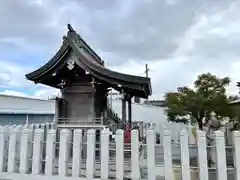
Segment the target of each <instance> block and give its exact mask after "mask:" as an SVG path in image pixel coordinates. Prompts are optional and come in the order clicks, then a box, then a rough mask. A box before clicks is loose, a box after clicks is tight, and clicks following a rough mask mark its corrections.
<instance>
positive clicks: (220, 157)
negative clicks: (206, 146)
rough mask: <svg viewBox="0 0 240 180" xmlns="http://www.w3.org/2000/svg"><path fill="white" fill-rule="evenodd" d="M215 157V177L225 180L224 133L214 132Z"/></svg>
mask: <svg viewBox="0 0 240 180" xmlns="http://www.w3.org/2000/svg"><path fill="white" fill-rule="evenodd" d="M215 138H216V139H215V140H216V155H217V177H218V179H221V180H227V167H226V151H225V137H224V132H222V131H216V132H215Z"/></svg>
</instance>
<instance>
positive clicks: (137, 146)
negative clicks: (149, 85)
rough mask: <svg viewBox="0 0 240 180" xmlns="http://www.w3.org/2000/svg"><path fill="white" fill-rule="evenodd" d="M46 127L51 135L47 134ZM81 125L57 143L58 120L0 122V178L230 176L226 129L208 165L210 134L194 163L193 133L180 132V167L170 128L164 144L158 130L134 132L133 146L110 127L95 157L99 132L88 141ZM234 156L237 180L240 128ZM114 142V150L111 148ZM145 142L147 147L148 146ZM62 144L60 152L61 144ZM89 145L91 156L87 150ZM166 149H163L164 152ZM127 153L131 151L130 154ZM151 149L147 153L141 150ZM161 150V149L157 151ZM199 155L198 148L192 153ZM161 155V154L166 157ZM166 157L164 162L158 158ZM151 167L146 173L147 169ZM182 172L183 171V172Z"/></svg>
mask: <svg viewBox="0 0 240 180" xmlns="http://www.w3.org/2000/svg"><path fill="white" fill-rule="evenodd" d="M45 132H47V136H45V135H44V134H45ZM83 136H85V135H84V133H83V130H82V129H74V130H73V131H72V130H69V129H61V130H60V140H59V142H58V140H57V139H58V138H57V131H56V129H54V126H53V125H45V126H44V129H43V127H42V126H38V125H24V126H4V127H0V179H12V180H20V179H24V180H25V179H26V180H37V179H39V180H40V179H41V180H51V179H52V180H53V179H56V180H57V179H58V180H59V179H62V180H68V179H69V180H70V179H74V180H76V179H93V180H95V179H106V180H107V179H110V178H114V179H117V180H121V179H124V178H132V179H136V180H139V179H145V178H144V177H143V175H142V174H147V177H146V179H149V180H155V179H161V178H165V180H174V179H176V180H177V179H182V180H195V179H196V180H197V179H199V180H208V179H209V180H212V179H213V178H212V177H209V171H211V170H212V169H214V168H215V169H216V175H217V179H218V180H227V179H228V175H227V170H228V167H227V165H226V164H227V163H226V158H225V157H226V150H225V148H226V147H225V139H224V133H223V132H221V131H217V132H215V145H216V147H215V148H216V160H217V161H216V165H215V166H216V167H214V166H213V167H211V168H209V167H208V165H207V146H206V137H205V133H204V132H202V131H198V132H197V144H196V146H197V148H196V151H195V152H196V154H197V157H198V158H197V159H198V163H197V164H198V165H197V167H191V164H190V158H189V157H190V156H191V151H192V150H191V147H190V146H189V137H188V132H186V131H182V132H181V133H180V144H179V147H180V149H179V151H180V152H179V153H180V159H181V162H180V166H179V167H178V169H180V170H178V171H176V166H175V163H174V162H173V161H172V160H173V159H174V153H173V151H174V148H173V144H172V142H171V133H170V131H167V130H164V133H163V141H162V142H161V144H156V143H155V131H154V130H151V129H149V130H148V131H147V142H146V145H143V144H141V143H140V142H139V139H138V131H137V130H133V131H132V143H131V145H130V148H126V145H125V144H124V134H123V130H117V133H116V136H115V142H112V141H110V139H109V130H108V129H104V130H102V131H101V137H100V147H99V152H100V155H99V157H100V158H99V159H98V158H96V156H95V155H96V146H95V145H96V132H95V130H93V129H90V130H88V131H87V133H86V136H87V143H86V147H85V145H84V142H83V141H84V138H83ZM233 145H234V147H233V149H234V151H233V157H234V168H233V169H234V176H235V180H240V132H234V133H233ZM113 146H114V150H115V155H114V157H113V155H112V153H110V150H111V148H112V147H113ZM144 146H145V148H146V152H144V151H143V149H144ZM58 147H59V152H58V153H56V152H57V151H56V149H58ZM84 148H86V149H87V155H86V160H84V159H83V155H82V151H83V149H84ZM161 149H162V151H163V153H162V154H161ZM126 152H128V155H129V153H131V156H128V157H126V154H127V153H126ZM143 152H144V153H146V156H143V155H142V153H143ZM158 153H159V154H158ZM193 154H194V153H193ZM161 155H162V157H163V158H162V159H161ZM158 158H160V161H162V165H159V164H158V163H157V161H159V159H158ZM144 168H145V169H146V171H147V172H144V170H143V169H144ZM179 171H180V172H179Z"/></svg>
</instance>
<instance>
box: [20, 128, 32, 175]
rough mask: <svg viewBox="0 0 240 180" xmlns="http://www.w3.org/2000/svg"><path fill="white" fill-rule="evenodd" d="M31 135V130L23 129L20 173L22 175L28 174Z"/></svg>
mask: <svg viewBox="0 0 240 180" xmlns="http://www.w3.org/2000/svg"><path fill="white" fill-rule="evenodd" d="M29 134H30V130H29V129H23V130H22V132H21V141H20V165H19V172H20V173H22V174H25V173H28V160H29V159H28V157H29V155H28V153H29Z"/></svg>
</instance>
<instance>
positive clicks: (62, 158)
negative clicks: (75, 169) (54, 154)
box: [58, 129, 71, 176]
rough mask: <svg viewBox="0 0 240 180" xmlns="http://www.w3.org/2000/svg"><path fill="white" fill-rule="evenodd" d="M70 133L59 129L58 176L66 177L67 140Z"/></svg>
mask: <svg viewBox="0 0 240 180" xmlns="http://www.w3.org/2000/svg"><path fill="white" fill-rule="evenodd" d="M70 133H71V131H70V130H68V129H61V131H60V146H59V147H60V149H59V168H58V175H60V176H66V175H67V160H68V155H69V152H68V151H69V148H68V147H69V145H68V143H69V139H70Z"/></svg>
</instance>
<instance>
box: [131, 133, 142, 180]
mask: <svg viewBox="0 0 240 180" xmlns="http://www.w3.org/2000/svg"><path fill="white" fill-rule="evenodd" d="M138 137H139V132H138V130H132V133H131V155H132V156H131V158H132V179H134V180H138V179H140V171H139V168H140V167H139V165H140V162H139V157H140V156H139V140H138Z"/></svg>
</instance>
